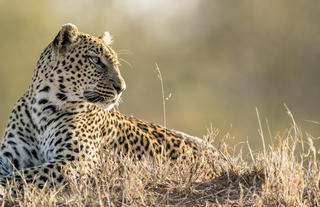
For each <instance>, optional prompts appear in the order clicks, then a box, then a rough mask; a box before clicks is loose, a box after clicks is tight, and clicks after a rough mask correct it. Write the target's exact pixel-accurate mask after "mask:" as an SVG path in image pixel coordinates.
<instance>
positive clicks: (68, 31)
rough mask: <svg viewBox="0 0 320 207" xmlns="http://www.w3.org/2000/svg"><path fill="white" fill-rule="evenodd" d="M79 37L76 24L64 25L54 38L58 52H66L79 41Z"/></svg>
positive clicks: (54, 44)
mask: <svg viewBox="0 0 320 207" xmlns="http://www.w3.org/2000/svg"><path fill="white" fill-rule="evenodd" d="M78 37H79V32H78V28H77V27H76V25H74V24H70V23H69V24H65V25H62V28H61V30H60V31H59V33H58V34H57V36H56V37H55V38H54V40H53V42H52V45H53V48H54V49H55V51H56V52H57V54H64V53H65V52H66V51H68V49H70V48H72V46H73V45H74V44H75V43H76V42H77V40H78Z"/></svg>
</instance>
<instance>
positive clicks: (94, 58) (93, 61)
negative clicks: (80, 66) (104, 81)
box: [90, 57, 100, 64]
mask: <svg viewBox="0 0 320 207" xmlns="http://www.w3.org/2000/svg"><path fill="white" fill-rule="evenodd" d="M90 60H91V61H92V63H94V64H99V63H100V58H99V57H90Z"/></svg>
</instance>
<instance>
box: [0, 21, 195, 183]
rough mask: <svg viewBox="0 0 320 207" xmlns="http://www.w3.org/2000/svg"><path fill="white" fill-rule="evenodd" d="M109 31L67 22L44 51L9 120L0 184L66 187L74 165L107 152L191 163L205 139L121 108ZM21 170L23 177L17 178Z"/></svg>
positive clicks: (121, 85)
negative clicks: (88, 29)
mask: <svg viewBox="0 0 320 207" xmlns="http://www.w3.org/2000/svg"><path fill="white" fill-rule="evenodd" d="M110 43H111V38H110V35H109V33H104V35H103V36H102V37H94V36H91V35H88V34H84V33H81V32H78V29H77V27H76V26H75V25H72V24H66V25H64V26H62V28H61V30H60V31H59V33H58V34H57V36H56V37H55V38H54V40H53V41H52V42H51V43H50V44H49V45H48V47H47V48H46V49H45V50H44V52H43V53H42V54H41V56H40V59H39V60H38V62H37V65H36V68H35V71H34V75H33V78H32V81H31V84H30V86H29V88H28V90H27V92H26V93H25V94H24V95H23V96H22V97H21V98H20V99H19V100H18V101H17V103H16V104H15V106H14V109H13V111H12V113H11V115H10V118H9V122H8V125H7V128H6V131H5V134H4V138H3V140H2V145H1V152H0V178H1V179H0V184H1V185H2V186H5V185H6V183H7V181H11V180H12V179H13V174H15V179H16V180H17V181H18V183H19V182H21V186H23V183H24V182H22V181H21V177H20V175H21V174H23V175H24V177H25V181H26V183H30V182H33V183H34V185H35V186H37V187H40V188H42V187H43V186H44V185H45V184H46V186H53V185H57V186H59V185H61V184H63V183H64V182H65V177H64V175H63V173H62V172H63V170H64V168H65V166H66V165H67V164H68V163H71V162H79V161H81V162H83V163H87V166H90V165H91V164H94V163H95V160H96V159H97V152H98V151H99V149H101V147H109V148H114V149H117V150H118V151H119V152H122V153H123V154H132V155H134V156H135V157H136V158H138V159H139V158H141V157H142V156H145V155H148V156H149V157H156V156H159V155H160V154H163V151H165V152H166V153H165V154H166V155H167V156H168V157H170V158H171V159H177V158H178V157H179V156H182V158H184V159H186V157H187V156H189V155H188V154H187V153H186V151H189V152H192V153H193V154H196V152H197V150H198V145H199V143H200V142H201V140H200V139H198V138H194V137H191V136H189V135H186V134H183V133H180V132H177V131H173V130H169V129H166V128H164V127H162V126H159V125H156V124H152V123H148V122H145V121H141V120H138V119H135V118H132V117H128V116H126V115H124V114H121V113H119V112H118V111H116V110H114V109H113V107H114V106H115V105H116V104H117V103H118V101H119V98H120V96H121V94H122V92H123V91H124V90H125V88H126V85H125V82H124V80H123V78H122V76H121V74H120V71H119V62H118V58H117V54H116V53H115V52H114V50H113V49H112V48H111V47H110ZM15 172H16V173H15Z"/></svg>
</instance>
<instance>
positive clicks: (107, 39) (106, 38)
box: [99, 32, 113, 45]
mask: <svg viewBox="0 0 320 207" xmlns="http://www.w3.org/2000/svg"><path fill="white" fill-rule="evenodd" d="M99 38H100V39H102V40H103V41H104V42H105V43H107V44H108V45H111V44H112V42H113V41H112V37H111V35H110V33H109V32H104V33H103V35H102V36H100V37H99Z"/></svg>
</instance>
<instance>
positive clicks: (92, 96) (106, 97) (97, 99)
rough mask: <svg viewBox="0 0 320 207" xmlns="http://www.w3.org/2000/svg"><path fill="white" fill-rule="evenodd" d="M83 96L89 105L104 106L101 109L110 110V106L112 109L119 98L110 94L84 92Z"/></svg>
mask: <svg viewBox="0 0 320 207" xmlns="http://www.w3.org/2000/svg"><path fill="white" fill-rule="evenodd" d="M83 96H84V97H85V98H86V99H87V101H89V102H91V103H95V104H97V105H99V106H100V105H101V106H104V107H103V108H110V105H112V107H113V106H114V105H115V104H116V103H117V102H118V100H119V97H117V96H115V95H114V94H113V93H111V92H100V91H99V92H98V91H84V92H83Z"/></svg>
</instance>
